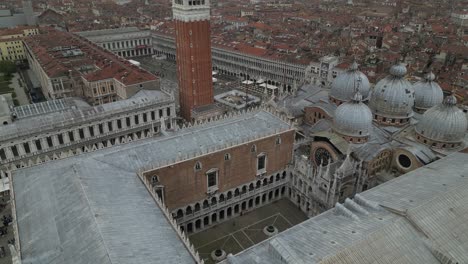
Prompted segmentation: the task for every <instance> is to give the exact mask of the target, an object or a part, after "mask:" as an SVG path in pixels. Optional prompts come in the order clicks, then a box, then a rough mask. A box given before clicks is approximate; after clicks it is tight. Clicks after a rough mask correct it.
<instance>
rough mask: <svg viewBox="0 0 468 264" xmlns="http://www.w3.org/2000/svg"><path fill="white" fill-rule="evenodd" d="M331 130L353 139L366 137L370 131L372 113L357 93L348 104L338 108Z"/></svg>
mask: <svg viewBox="0 0 468 264" xmlns="http://www.w3.org/2000/svg"><path fill="white" fill-rule="evenodd" d="M333 130H335V131H336V132H338V133H340V134H342V135H346V136H353V137H366V136H369V135H370V133H371V131H372V112H371V110H370V109H369V107H367V105H365V104H364V103H363V102H362V95H361V94H360V93H359V92H357V93H355V95H354V98H353V99H352V100H351V101H350V102H346V103H343V104H341V105H340V106H338V107H337V108H336V110H335V117H334V119H333Z"/></svg>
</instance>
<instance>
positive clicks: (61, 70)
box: [24, 29, 157, 85]
mask: <svg viewBox="0 0 468 264" xmlns="http://www.w3.org/2000/svg"><path fill="white" fill-rule="evenodd" d="M24 42H25V44H26V45H27V46H28V47H29V48H30V49H31V51H32V52H33V53H34V56H35V57H36V59H37V60H38V61H39V63H40V64H41V66H42V68H43V69H44V71H45V72H46V73H47V75H48V76H49V77H51V78H54V77H59V76H64V75H67V74H70V73H71V74H73V75H76V74H77V75H81V76H82V77H83V78H84V79H86V80H87V81H98V80H105V79H111V78H115V79H117V80H118V81H120V82H121V83H123V84H125V85H133V84H137V83H142V82H147V81H151V80H156V79H157V77H156V76H154V75H153V74H151V73H149V72H147V71H145V70H143V69H142V68H139V67H137V66H135V65H132V64H131V63H130V62H128V61H127V60H124V59H122V58H119V57H118V56H116V55H115V54H113V53H111V52H109V51H107V50H105V49H103V48H101V47H99V46H97V45H95V44H93V43H91V42H90V41H88V40H86V39H85V38H82V37H79V36H77V35H74V34H72V33H68V32H63V31H57V30H52V29H48V30H47V32H43V34H40V35H35V36H31V37H27V38H25V40H24Z"/></svg>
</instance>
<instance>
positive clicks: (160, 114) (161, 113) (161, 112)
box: [159, 109, 163, 118]
mask: <svg viewBox="0 0 468 264" xmlns="http://www.w3.org/2000/svg"><path fill="white" fill-rule="evenodd" d="M162 116H163V110H162V109H159V118H161V117H162Z"/></svg>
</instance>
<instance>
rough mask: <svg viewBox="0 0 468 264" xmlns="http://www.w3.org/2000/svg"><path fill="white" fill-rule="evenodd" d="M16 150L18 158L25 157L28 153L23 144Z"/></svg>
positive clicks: (17, 146)
mask: <svg viewBox="0 0 468 264" xmlns="http://www.w3.org/2000/svg"><path fill="white" fill-rule="evenodd" d="M16 149H17V150H18V156H23V155H25V154H26V151H25V150H24V147H23V144H18V145H16Z"/></svg>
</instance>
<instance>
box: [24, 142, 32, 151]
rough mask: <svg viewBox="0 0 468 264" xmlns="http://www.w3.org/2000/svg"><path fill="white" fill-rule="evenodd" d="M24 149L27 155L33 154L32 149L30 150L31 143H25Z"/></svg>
mask: <svg viewBox="0 0 468 264" xmlns="http://www.w3.org/2000/svg"><path fill="white" fill-rule="evenodd" d="M23 148H24V151H26V153H28V154H29V153H31V149H30V148H29V143H27V142H26V143H23Z"/></svg>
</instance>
